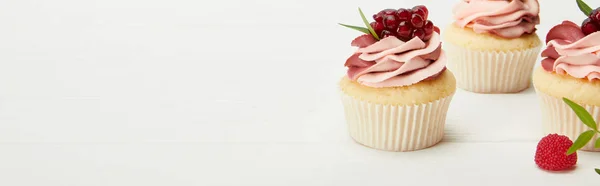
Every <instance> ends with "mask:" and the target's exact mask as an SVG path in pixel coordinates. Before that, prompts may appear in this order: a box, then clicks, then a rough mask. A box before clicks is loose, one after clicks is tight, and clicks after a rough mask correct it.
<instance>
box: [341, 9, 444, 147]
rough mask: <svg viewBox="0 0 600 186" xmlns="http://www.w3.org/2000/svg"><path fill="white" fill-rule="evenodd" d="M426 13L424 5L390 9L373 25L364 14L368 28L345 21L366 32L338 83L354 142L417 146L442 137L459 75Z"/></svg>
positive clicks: (430, 142) (422, 145)
mask: <svg viewBox="0 0 600 186" xmlns="http://www.w3.org/2000/svg"><path fill="white" fill-rule="evenodd" d="M359 10H360V9H359ZM361 15H362V11H361ZM427 15H428V11H427V8H426V7H425V6H416V7H414V8H412V9H402V8H401V9H399V10H392V9H386V10H383V11H381V12H379V13H377V14H375V15H374V16H373V18H374V19H375V22H372V23H370V24H368V21H367V20H366V18H365V17H364V15H363V21H364V22H365V23H366V24H365V26H366V28H363V27H356V26H349V25H344V26H347V27H350V28H353V29H356V30H359V31H362V32H364V33H366V34H364V35H361V36H358V37H357V38H355V39H354V40H353V41H352V42H351V45H352V46H354V47H357V48H358V49H357V50H356V52H355V53H354V54H352V55H351V56H350V57H349V58H348V59H347V60H346V63H345V66H346V67H347V68H348V71H347V75H346V76H344V77H343V78H342V80H341V81H340V83H339V86H340V92H341V96H342V102H343V105H344V110H345V116H346V121H347V125H348V128H349V132H350V136H351V137H352V138H353V139H354V140H355V141H356V142H358V143H360V144H363V145H365V146H368V147H371V148H375V149H380V150H386V151H414V150H419V149H424V148H427V147H431V146H433V145H435V144H437V143H438V142H439V141H441V140H442V138H443V136H444V126H445V122H446V112H447V110H448V106H449V104H450V101H451V99H452V96H453V95H454V93H455V91H456V80H455V78H454V75H453V74H452V73H451V72H450V71H448V70H446V55H445V52H444V51H443V50H442V47H441V42H440V34H439V29H437V28H436V27H435V26H434V25H433V23H432V22H431V21H428V20H427ZM379 36H381V37H379Z"/></svg>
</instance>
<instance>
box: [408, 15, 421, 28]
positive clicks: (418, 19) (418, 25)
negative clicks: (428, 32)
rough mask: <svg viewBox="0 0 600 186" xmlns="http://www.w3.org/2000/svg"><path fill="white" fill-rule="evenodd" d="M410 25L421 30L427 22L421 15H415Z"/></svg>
mask: <svg viewBox="0 0 600 186" xmlns="http://www.w3.org/2000/svg"><path fill="white" fill-rule="evenodd" d="M410 24H412V25H413V27H415V28H421V27H423V25H424V24H425V21H424V19H423V17H422V16H421V15H419V14H413V15H412V18H411V19H410Z"/></svg>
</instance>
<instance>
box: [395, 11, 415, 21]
mask: <svg viewBox="0 0 600 186" xmlns="http://www.w3.org/2000/svg"><path fill="white" fill-rule="evenodd" d="M396 14H397V15H396V16H397V17H398V19H400V20H402V21H406V20H410V18H411V16H412V11H410V10H408V9H404V8H401V9H398V11H397V12H396Z"/></svg>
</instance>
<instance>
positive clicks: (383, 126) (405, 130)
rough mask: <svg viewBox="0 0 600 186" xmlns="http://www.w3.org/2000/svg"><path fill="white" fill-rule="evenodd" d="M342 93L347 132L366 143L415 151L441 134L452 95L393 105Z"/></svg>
mask: <svg viewBox="0 0 600 186" xmlns="http://www.w3.org/2000/svg"><path fill="white" fill-rule="evenodd" d="M341 94H342V102H343V104H344V110H345V115H346V123H347V124H348V130H349V132H350V136H351V137H352V138H353V139H354V140H355V141H356V142H358V143H360V144H363V145H365V146H367V147H371V148H375V149H379V150H385V151H415V150H420V149H424V148H428V147H431V146H433V145H435V144H437V143H438V142H440V141H441V140H442V138H443V137H444V126H445V123H446V112H447V111H448V107H449V105H450V101H451V100H452V95H450V96H448V97H445V98H442V99H440V100H437V101H433V102H430V103H426V104H420V105H408V106H396V105H383V104H375V103H370V102H367V101H362V100H359V99H356V98H353V97H352V96H349V95H347V94H345V93H344V92H341Z"/></svg>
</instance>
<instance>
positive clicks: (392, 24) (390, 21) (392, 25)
mask: <svg viewBox="0 0 600 186" xmlns="http://www.w3.org/2000/svg"><path fill="white" fill-rule="evenodd" d="M383 26H385V28H387V29H389V30H395V29H396V28H397V27H398V20H397V19H396V16H395V15H386V16H385V17H383Z"/></svg>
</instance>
